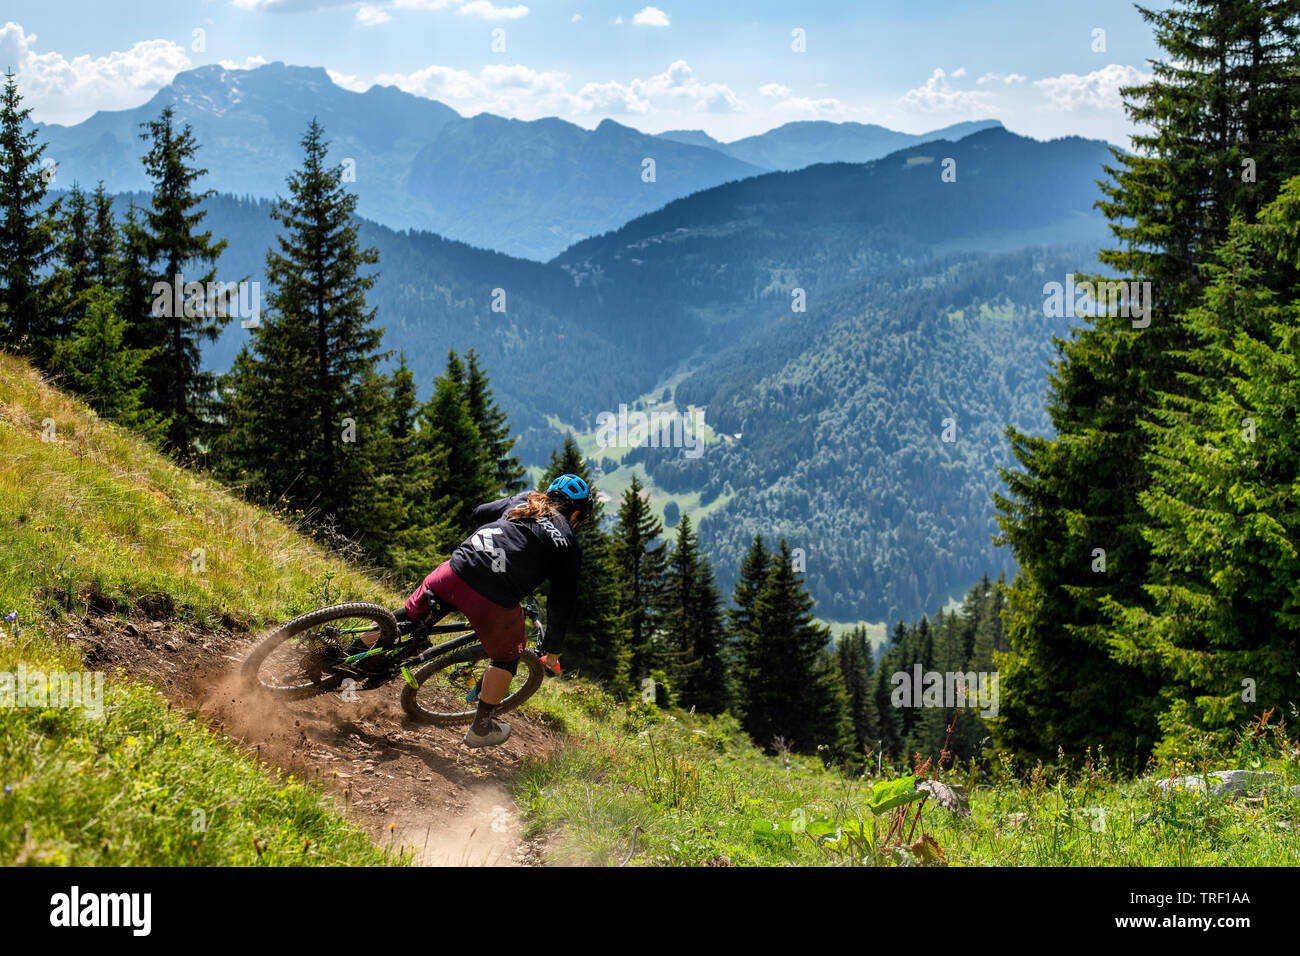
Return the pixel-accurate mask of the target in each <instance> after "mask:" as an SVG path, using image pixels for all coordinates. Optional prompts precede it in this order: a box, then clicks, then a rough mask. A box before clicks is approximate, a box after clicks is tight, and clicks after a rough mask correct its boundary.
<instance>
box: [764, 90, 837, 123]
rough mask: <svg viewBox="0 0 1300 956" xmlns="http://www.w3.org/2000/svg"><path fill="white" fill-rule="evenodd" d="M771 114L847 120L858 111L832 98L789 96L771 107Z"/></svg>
mask: <svg viewBox="0 0 1300 956" xmlns="http://www.w3.org/2000/svg"><path fill="white" fill-rule="evenodd" d="M772 112H773V113H777V114H780V115H782V116H786V115H794V116H809V117H814V118H817V119H847V118H849V117H851V116H852V115H853V114H855V113H857V112H858V110H856V109H854V108H853V107H851V106H846V105H845V104H844V103H842V102H841V101H839V100H837V99H835V97H833V96H826V97H822V98H821V99H813V98H811V97H808V96H791V97H788V98H786V99H784V100H781V102H779V103H777V104H775V105H774V106H773V107H772Z"/></svg>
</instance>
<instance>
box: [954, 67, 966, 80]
mask: <svg viewBox="0 0 1300 956" xmlns="http://www.w3.org/2000/svg"><path fill="white" fill-rule="evenodd" d="M965 75H966V67H964V66H959V67H957V69H955V70H953V71H952V77H953V79H954V80H955V79H957V77H959V76H965Z"/></svg>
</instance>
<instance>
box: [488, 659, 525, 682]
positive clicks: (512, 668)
mask: <svg viewBox="0 0 1300 956" xmlns="http://www.w3.org/2000/svg"><path fill="white" fill-rule="evenodd" d="M492 666H493V667H499V668H501V669H502V670H503V671H509V672H510V675H511V676H512V677H513V676H514V675H515V674H517V673H519V658H517V657H516V658H515V659H514V660H512V661H493V662H492Z"/></svg>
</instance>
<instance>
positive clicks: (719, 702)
mask: <svg viewBox="0 0 1300 956" xmlns="http://www.w3.org/2000/svg"><path fill="white" fill-rule="evenodd" d="M665 598H666V602H665V603H666V610H667V613H666V615H665V621H664V625H665V626H664V631H665V634H664V637H665V644H666V646H667V650H668V661H667V663H668V667H667V671H668V675H669V680H670V681H671V682H672V684H673V686H675V687H677V688H679V693H678V703H679V704H680V705H681V706H682V707H694V708H695V709H696V710H697V711H699V712H701V713H707V714H716V713H720V712H722V711H723V710H725V709H726V707H727V703H728V702H727V700H726V698H725V694H726V690H727V679H726V677H727V675H726V664H725V657H724V653H725V648H724V644H725V641H726V637H725V634H724V632H723V626H722V607H721V605H722V599H721V597H720V596H719V595H718V589H717V586H716V585H715V584H714V579H713V569H712V568H710V567H709V562H708V559H707V558H706V557H705V556H704V555H703V554H702V553H701V552H700V548H699V540H698V539H697V538H696V536H695V532H694V530H692V528H691V519H690V517H689V516H686V515H683V516H682V520H681V523H680V524H679V525H678V526H677V540H676V542H675V543H674V547H673V553H672V557H671V559H670V561H669V564H668V578H667V588H666V591H665Z"/></svg>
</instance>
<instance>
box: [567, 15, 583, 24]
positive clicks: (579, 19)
mask: <svg viewBox="0 0 1300 956" xmlns="http://www.w3.org/2000/svg"><path fill="white" fill-rule="evenodd" d="M569 22H570V23H581V22H582V14H581V13H575V14H574V15H573V16H572V17H570V18H569Z"/></svg>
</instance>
